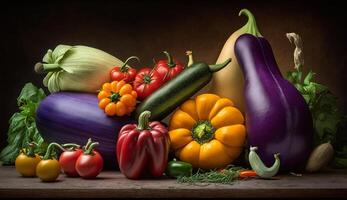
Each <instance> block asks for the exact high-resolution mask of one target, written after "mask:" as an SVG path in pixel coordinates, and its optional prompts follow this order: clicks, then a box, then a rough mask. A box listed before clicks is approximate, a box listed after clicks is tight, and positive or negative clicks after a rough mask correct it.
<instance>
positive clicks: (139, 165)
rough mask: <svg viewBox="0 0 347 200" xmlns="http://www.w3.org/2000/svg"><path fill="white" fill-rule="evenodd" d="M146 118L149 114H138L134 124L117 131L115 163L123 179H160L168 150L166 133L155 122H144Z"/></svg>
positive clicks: (162, 127)
mask: <svg viewBox="0 0 347 200" xmlns="http://www.w3.org/2000/svg"><path fill="white" fill-rule="evenodd" d="M150 115H151V112H150V111H144V112H142V113H141V115H140V116H139V122H138V125H136V124H127V125H125V126H123V127H122V129H121V130H120V132H119V136H118V142H117V160H118V165H119V168H120V171H121V172H122V173H123V174H124V175H125V176H126V177H127V178H130V179H139V178H140V177H141V176H143V175H149V174H150V175H152V177H160V176H162V175H163V173H164V171H165V169H166V166H167V161H168V154H169V148H170V139H169V135H168V130H167V129H166V127H165V126H164V125H163V124H161V123H160V122H158V121H153V122H148V121H149V117H150ZM147 172H149V174H148V173H147Z"/></svg>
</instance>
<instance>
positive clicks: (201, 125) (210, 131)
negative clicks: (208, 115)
mask: <svg viewBox="0 0 347 200" xmlns="http://www.w3.org/2000/svg"><path fill="white" fill-rule="evenodd" d="M214 132H215V129H214V127H213V126H212V124H211V123H210V122H209V121H207V120H203V121H199V122H198V123H196V124H195V125H194V127H193V129H192V136H193V138H194V140H195V141H197V142H198V143H199V144H204V143H206V142H208V141H210V140H211V139H213V137H214Z"/></svg>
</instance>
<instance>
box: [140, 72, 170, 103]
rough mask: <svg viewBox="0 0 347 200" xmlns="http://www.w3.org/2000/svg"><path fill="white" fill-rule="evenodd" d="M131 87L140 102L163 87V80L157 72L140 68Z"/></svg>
mask: <svg viewBox="0 0 347 200" xmlns="http://www.w3.org/2000/svg"><path fill="white" fill-rule="evenodd" d="M133 85H134V87H133V88H134V90H135V91H136V93H137V96H138V99H139V100H141V101H142V100H144V99H145V98H146V97H147V96H149V95H151V94H152V93H153V92H154V91H155V90H157V89H158V88H160V87H161V86H162V85H163V79H162V77H161V76H160V74H159V73H158V72H157V71H155V70H153V69H151V68H142V69H141V70H140V71H139V72H138V73H137V75H136V77H135V81H134V84H133Z"/></svg>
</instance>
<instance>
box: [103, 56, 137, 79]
mask: <svg viewBox="0 0 347 200" xmlns="http://www.w3.org/2000/svg"><path fill="white" fill-rule="evenodd" d="M131 59H136V60H137V61H140V59H139V58H138V57H136V56H131V57H129V58H128V59H127V60H126V61H125V62H124V64H123V65H122V66H121V67H114V68H113V69H112V70H111V72H110V76H111V80H112V81H121V80H124V81H125V82H126V83H130V82H133V81H134V80H135V76H136V74H137V71H136V69H134V68H131V67H128V66H127V63H128V62H129V60H131Z"/></svg>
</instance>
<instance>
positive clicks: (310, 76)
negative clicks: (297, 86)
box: [304, 71, 315, 85]
mask: <svg viewBox="0 0 347 200" xmlns="http://www.w3.org/2000/svg"><path fill="white" fill-rule="evenodd" d="M314 75H315V73H313V72H312V71H310V72H309V73H308V74H307V75H306V77H305V79H304V85H308V84H310V82H311V81H313V78H314Z"/></svg>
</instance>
